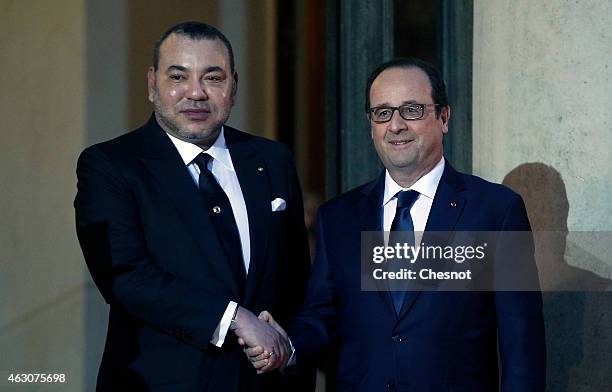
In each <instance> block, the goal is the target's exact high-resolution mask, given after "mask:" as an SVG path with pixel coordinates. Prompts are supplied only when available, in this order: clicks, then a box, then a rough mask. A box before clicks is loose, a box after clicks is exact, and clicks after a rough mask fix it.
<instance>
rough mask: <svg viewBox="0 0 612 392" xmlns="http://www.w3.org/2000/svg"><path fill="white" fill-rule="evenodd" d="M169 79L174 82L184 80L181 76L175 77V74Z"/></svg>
mask: <svg viewBox="0 0 612 392" xmlns="http://www.w3.org/2000/svg"><path fill="white" fill-rule="evenodd" d="M169 78H170V80H174V81H176V82H178V81H181V80H183V79H185V77H184V76H183V75H177V74H174V75H170V76H169Z"/></svg>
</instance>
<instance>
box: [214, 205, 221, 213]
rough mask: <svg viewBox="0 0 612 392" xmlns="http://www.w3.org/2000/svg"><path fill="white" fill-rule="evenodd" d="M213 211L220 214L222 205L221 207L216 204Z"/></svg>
mask: <svg viewBox="0 0 612 392" xmlns="http://www.w3.org/2000/svg"><path fill="white" fill-rule="evenodd" d="M213 212H214V213H215V214H220V213H221V207H219V206H214V207H213Z"/></svg>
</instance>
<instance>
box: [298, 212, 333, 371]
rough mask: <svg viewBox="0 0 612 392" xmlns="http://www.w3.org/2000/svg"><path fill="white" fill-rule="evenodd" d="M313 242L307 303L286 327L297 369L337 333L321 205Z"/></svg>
mask: <svg viewBox="0 0 612 392" xmlns="http://www.w3.org/2000/svg"><path fill="white" fill-rule="evenodd" d="M316 241H317V242H316V244H317V247H316V249H317V250H316V255H315V261H314V265H313V270H312V273H311V276H310V279H309V281H308V286H307V299H306V304H305V305H304V308H303V309H302V311H301V312H300V314H299V316H298V317H297V318H296V319H295V320H294V322H293V323H292V324H291V326H290V328H289V337H290V338H291V339H292V342H293V345H294V347H295V350H296V351H295V352H296V356H297V365H298V368H301V367H304V366H312V365H313V364H315V363H316V361H317V359H318V358H320V355H321V353H323V352H324V351H325V349H326V348H328V346H329V345H330V343H331V342H332V341H333V340H334V338H335V337H336V336H337V334H338V315H337V306H336V305H337V304H336V301H337V297H336V295H335V288H334V283H333V272H332V268H331V266H330V263H329V260H328V256H327V250H326V243H325V215H324V208H321V209H319V213H318V215H317V230H316Z"/></svg>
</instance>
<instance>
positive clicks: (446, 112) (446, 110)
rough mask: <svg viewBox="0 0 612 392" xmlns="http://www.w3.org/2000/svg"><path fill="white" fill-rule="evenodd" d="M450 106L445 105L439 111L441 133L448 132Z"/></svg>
mask: <svg viewBox="0 0 612 392" xmlns="http://www.w3.org/2000/svg"><path fill="white" fill-rule="evenodd" d="M450 115H451V108H450V106H445V107H443V108H442V111H441V112H440V119H441V120H442V133H448V122H449V121H450Z"/></svg>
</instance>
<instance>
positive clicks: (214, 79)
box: [205, 75, 225, 82]
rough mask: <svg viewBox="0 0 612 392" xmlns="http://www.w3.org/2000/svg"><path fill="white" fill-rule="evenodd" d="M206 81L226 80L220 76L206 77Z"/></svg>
mask: <svg viewBox="0 0 612 392" xmlns="http://www.w3.org/2000/svg"><path fill="white" fill-rule="evenodd" d="M205 79H206V80H207V81H209V82H222V81H223V80H225V78H224V77H222V76H220V75H206V77H205Z"/></svg>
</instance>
